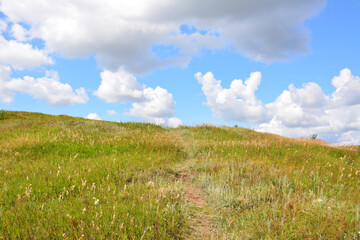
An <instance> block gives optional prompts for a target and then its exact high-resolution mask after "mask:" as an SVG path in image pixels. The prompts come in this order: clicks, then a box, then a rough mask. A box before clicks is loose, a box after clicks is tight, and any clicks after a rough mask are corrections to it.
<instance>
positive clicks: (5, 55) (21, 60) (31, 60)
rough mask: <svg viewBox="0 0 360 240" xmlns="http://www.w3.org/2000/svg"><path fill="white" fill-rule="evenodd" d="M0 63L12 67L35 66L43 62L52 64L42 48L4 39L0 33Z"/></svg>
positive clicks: (20, 68)
mask: <svg viewBox="0 0 360 240" xmlns="http://www.w3.org/2000/svg"><path fill="white" fill-rule="evenodd" d="M0 49H1V51H0V65H10V66H11V67H12V68H14V69H19V70H22V69H24V68H35V67H38V66H40V65H43V64H53V61H52V59H51V58H50V57H49V56H48V55H47V53H46V52H45V51H44V50H39V49H36V48H33V47H32V45H31V44H24V43H20V42H18V41H15V40H9V41H8V40H6V39H5V38H4V37H3V36H2V35H0Z"/></svg>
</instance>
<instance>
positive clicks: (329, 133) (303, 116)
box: [195, 69, 360, 144]
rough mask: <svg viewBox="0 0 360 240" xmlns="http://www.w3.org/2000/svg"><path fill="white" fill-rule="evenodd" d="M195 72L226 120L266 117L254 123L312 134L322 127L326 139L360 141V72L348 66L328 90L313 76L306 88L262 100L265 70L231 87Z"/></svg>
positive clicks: (263, 128) (267, 128) (211, 103)
mask: <svg viewBox="0 0 360 240" xmlns="http://www.w3.org/2000/svg"><path fill="white" fill-rule="evenodd" d="M195 77H196V78H197V79H198V81H199V83H200V84H201V85H202V90H203V92H204V94H205V96H206V99H207V105H208V106H209V107H210V109H211V110H212V111H213V113H214V114H215V116H216V117H219V118H222V119H224V120H227V121H238V122H246V123H254V122H258V123H261V122H262V124H260V125H258V126H257V127H255V129H256V130H257V131H261V132H271V133H276V134H280V135H283V136H288V137H309V136H310V135H311V134H314V133H317V134H319V136H320V137H322V138H323V139H325V140H331V141H337V142H343V143H352V144H360V138H358V136H359V135H360V97H359V96H360V78H359V77H357V76H353V75H352V73H351V71H350V70H349V69H343V70H341V72H340V74H339V76H335V77H334V78H333V80H332V85H333V86H334V87H335V88H336V90H335V91H334V92H333V93H332V94H331V95H329V96H328V95H326V94H325V93H324V92H323V90H322V89H321V87H320V86H319V85H318V84H316V83H313V82H309V83H306V84H303V86H302V88H296V87H295V86H293V85H290V86H289V89H288V90H284V91H283V92H282V93H281V94H280V96H279V97H277V99H276V100H275V101H274V102H272V103H268V104H265V105H264V104H262V103H261V102H260V101H259V100H258V99H257V98H256V96H255V91H256V89H257V87H258V86H259V84H260V79H261V74H260V73H251V75H250V78H249V79H247V80H246V81H245V83H243V82H242V81H241V80H234V81H233V82H232V83H231V85H230V88H229V89H223V88H222V87H221V81H219V80H216V79H215V78H214V76H213V74H212V73H207V74H205V75H202V74H201V73H197V74H196V75H195Z"/></svg>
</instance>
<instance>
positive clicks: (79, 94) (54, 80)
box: [0, 66, 88, 106]
mask: <svg viewBox="0 0 360 240" xmlns="http://www.w3.org/2000/svg"><path fill="white" fill-rule="evenodd" d="M10 74H11V69H10V67H8V66H3V67H1V68H0V82H1V83H2V84H1V85H0V97H1V99H2V101H3V102H11V101H12V100H13V98H14V95H15V94H14V92H13V91H18V92H22V93H27V94H30V95H32V96H33V97H34V98H36V99H43V100H45V101H47V103H48V104H49V105H52V106H69V105H74V104H77V103H85V102H87V101H88V96H87V94H86V92H85V89H84V88H78V89H76V90H75V93H74V91H73V89H72V87H71V86H70V85H69V84H67V83H61V82H60V79H59V75H58V74H57V72H54V71H48V72H46V76H45V77H42V78H36V79H35V78H33V77H29V76H25V77H24V78H16V79H11V78H10Z"/></svg>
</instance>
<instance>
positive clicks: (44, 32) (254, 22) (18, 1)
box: [0, 0, 325, 74]
mask: <svg viewBox="0 0 360 240" xmlns="http://www.w3.org/2000/svg"><path fill="white" fill-rule="evenodd" d="M324 5H325V0H292V1H287V0H273V1H254V0H243V1H210V2H209V1H206V0H194V1H183V0H167V1H164V0H148V1H143V0H133V1H127V0H120V1H111V0H105V1H83V0H73V1H68V2H66V4H65V3H64V1H63V0H53V1H51V3H50V2H49V1H47V0H36V1H32V2H31V4H27V0H2V2H1V6H0V11H2V12H3V13H4V14H6V15H7V17H8V19H9V21H11V22H14V23H19V22H24V23H26V24H28V25H30V29H29V33H30V35H31V36H32V37H37V38H41V39H43V40H44V41H45V43H46V46H47V47H48V48H49V49H50V50H51V51H54V52H58V53H60V54H61V55H63V56H66V57H85V56H87V55H88V54H90V53H95V55H96V58H97V60H98V62H99V64H100V65H101V66H102V67H103V68H104V69H110V70H115V69H118V68H119V67H120V66H122V67H124V68H125V69H126V70H127V71H129V72H131V73H133V74H142V73H145V72H147V71H149V70H151V69H153V68H158V67H165V66H169V65H177V66H184V65H186V64H187V63H188V62H189V61H190V59H191V57H192V56H193V55H194V54H197V53H199V51H201V50H202V49H203V48H204V47H205V48H208V49H219V48H224V47H227V46H231V47H233V48H235V50H236V51H237V52H239V53H240V54H243V55H245V56H247V57H249V58H251V59H253V60H256V61H261V62H266V63H270V62H273V61H278V60H285V59H289V58H291V57H293V56H294V55H299V54H300V55H302V54H306V53H308V52H309V49H308V42H309V33H308V30H307V29H306V28H305V27H304V26H303V22H304V21H305V20H306V19H308V18H309V17H311V16H314V15H315V14H317V13H318V12H319V11H320V10H321V9H322V7H323V6H324ZM20 6H21V7H20ZM182 24H188V25H191V26H193V27H194V29H198V30H197V31H195V32H193V33H191V34H184V33H182V32H181V31H180V29H179V27H180V26H181V25H182ZM16 31H17V32H18V33H19V32H20V31H21V30H20V29H18V30H16ZM18 35H19V36H22V34H20V33H19V34H18ZM19 39H21V37H20V38H19ZM154 45H165V46H173V47H174V48H175V49H178V51H177V52H178V54H177V55H170V56H167V57H165V58H159V56H158V55H157V53H156V52H154V51H153V46H154Z"/></svg>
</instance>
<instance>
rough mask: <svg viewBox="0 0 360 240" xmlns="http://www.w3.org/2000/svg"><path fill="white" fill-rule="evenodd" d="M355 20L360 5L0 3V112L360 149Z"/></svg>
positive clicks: (318, 0)
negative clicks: (236, 129)
mask: <svg viewBox="0 0 360 240" xmlns="http://www.w3.org/2000/svg"><path fill="white" fill-rule="evenodd" d="M84 5H86V6H84ZM19 6H22V7H19ZM154 6H157V7H156V8H155V7H154ZM359 11H360V1H357V0H345V1H340V0H328V1H324V0H311V1H310V0H302V1H300V0H299V1H298V0H294V1H285V0H273V1H261V0H259V1H250V0H244V1H230V0H229V1H227V2H224V1H211V0H208V1H206V0H195V1H191V2H190V1H189V2H184V1H180V0H168V1H164V0H150V1H141V0H136V1H131V3H129V1H111V0H107V1H103V2H100V1H99V2H98V1H88V2H86V3H84V2H83V1H72V2H68V1H65V0H54V1H52V2H51V4H50V3H49V1H48V0H37V1H35V2H32V4H29V3H28V1H26V0H0V12H1V13H0V32H1V35H2V37H1V39H0V109H5V110H15V111H31V112H43V113H48V114H66V115H71V116H80V117H84V118H86V117H89V118H101V119H103V120H109V121H143V122H153V123H157V124H162V125H164V126H169V127H176V126H178V125H180V124H185V125H196V124H202V123H213V124H219V125H229V126H233V125H238V126H244V127H250V128H253V129H255V130H257V131H262V132H272V133H276V134H280V135H284V136H289V137H308V136H309V135H310V134H312V133H317V134H318V136H319V137H320V138H321V139H324V140H326V141H330V142H334V143H348V144H360V78H359V76H360V44H359V42H360V17H359V15H358V13H359ZM197 73H198V74H197ZM252 73H253V74H252ZM195 74H197V75H196V76H195ZM239 79H241V80H242V81H239ZM247 79H248V81H247ZM220 80H221V82H220ZM245 81H246V82H245ZM290 85H291V86H290ZM109 111H111V112H109ZM89 114H90V115H89Z"/></svg>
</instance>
